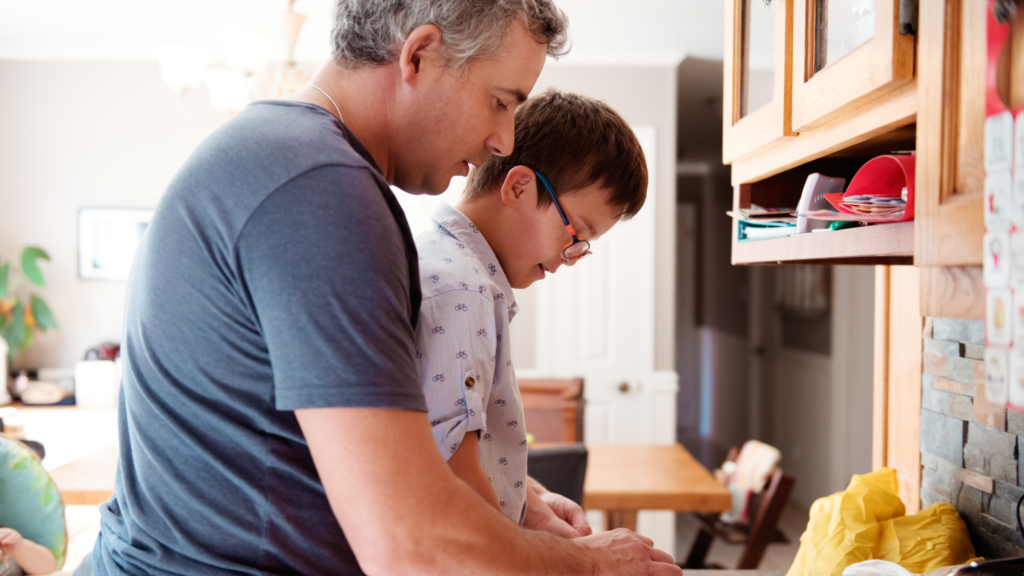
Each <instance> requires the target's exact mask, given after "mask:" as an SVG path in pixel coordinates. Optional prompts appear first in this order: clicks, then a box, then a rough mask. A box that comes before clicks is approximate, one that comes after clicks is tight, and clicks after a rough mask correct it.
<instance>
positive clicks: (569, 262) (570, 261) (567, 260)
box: [562, 256, 579, 266]
mask: <svg viewBox="0 0 1024 576" xmlns="http://www.w3.org/2000/svg"><path fill="white" fill-rule="evenodd" d="M577 260H579V258H566V257H565V256H562V265H563V266H575V265H576V261H577Z"/></svg>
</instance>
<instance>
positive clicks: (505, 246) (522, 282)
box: [488, 180, 621, 289]
mask: <svg viewBox="0 0 1024 576" xmlns="http://www.w3.org/2000/svg"><path fill="white" fill-rule="evenodd" d="M534 186H536V188H534ZM543 186H544V185H543V184H540V183H539V182H537V181H536V180H534V183H533V184H531V185H530V187H529V192H528V193H527V195H526V197H525V198H524V199H525V200H526V201H525V202H520V203H519V204H518V205H517V207H516V208H515V209H513V210H512V214H508V215H506V216H503V224H504V225H503V230H502V231H501V232H500V233H499V235H497V236H499V237H500V240H498V242H496V243H495V244H500V246H494V245H492V248H494V249H495V255H496V256H498V260H499V262H501V267H502V270H503V271H504V272H505V276H506V277H507V278H508V281H509V284H510V285H511V286H512V287H513V288H520V289H522V288H526V287H528V286H530V285H531V284H533V283H534V282H536V281H537V280H543V279H544V277H545V276H546V275H547V274H554V273H555V272H556V271H557V270H558V269H559V268H560V267H562V266H573V265H575V264H576V262H578V260H571V261H568V260H565V259H564V258H563V257H562V249H563V248H564V247H565V245H566V244H568V243H569V242H571V241H572V238H571V237H570V236H569V232H568V231H566V229H565V225H563V224H562V219H561V217H560V216H559V215H558V209H557V208H555V205H554V203H551V204H548V205H547V206H546V207H544V208H540V209H538V208H537V204H536V198H537V197H536V195H535V194H536V193H538V192H539V193H540V194H545V195H546V194H547V191H546V190H545V189H544V187H543ZM531 193H532V194H531ZM531 195H532V198H531V197H530V196H531ZM608 197H609V192H608V190H606V189H603V188H601V187H600V186H598V185H596V184H594V185H591V186H587V187H586V188H583V189H581V190H576V191H574V192H569V193H567V194H563V195H561V196H559V197H558V201H559V202H561V203H562V209H563V210H565V215H566V216H567V217H568V218H569V223H570V224H572V227H573V229H575V230H576V234H577V235H578V236H581V237H583V238H586V239H588V240H597V239H598V238H600V237H601V236H603V235H604V234H605V233H606V232H608V231H609V230H611V228H612V226H614V225H615V224H616V223H617V222H618V221H619V214H621V209H620V208H615V207H612V206H610V205H609V204H608V202H607V199H608ZM488 240H491V238H490V237H489V238H488ZM582 265H583V266H586V262H584V263H583V264H582Z"/></svg>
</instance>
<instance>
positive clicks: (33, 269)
mask: <svg viewBox="0 0 1024 576" xmlns="http://www.w3.org/2000/svg"><path fill="white" fill-rule="evenodd" d="M49 259H50V256H49V254H47V253H46V252H44V251H43V249H42V248H36V247H35V246H26V247H25V249H24V250H22V251H21V271H22V273H23V274H25V278H28V281H29V282H31V283H33V284H35V285H36V286H40V287H42V286H46V280H44V279H43V272H42V270H40V269H39V260H49Z"/></svg>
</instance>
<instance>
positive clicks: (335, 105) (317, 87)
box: [306, 84, 345, 124]
mask: <svg viewBox="0 0 1024 576" xmlns="http://www.w3.org/2000/svg"><path fill="white" fill-rule="evenodd" d="M306 86H309V87H310V88H316V89H317V90H319V91H320V93H321V94H323V95H324V96H327V99H328V100H330V101H331V104H334V109H335V110H336V111H337V112H338V120H341V123H342V124H344V123H345V119H344V118H342V116H341V108H338V103H337V102H335V101H334V98H331V95H330V94H328V93H327V92H324V90H323V88H321V87H319V86H317V85H315V84H306Z"/></svg>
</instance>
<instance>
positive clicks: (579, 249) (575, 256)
mask: <svg viewBox="0 0 1024 576" xmlns="http://www.w3.org/2000/svg"><path fill="white" fill-rule="evenodd" d="M502 168H504V169H506V170H511V169H512V168H515V166H502ZM530 170H533V173H534V174H536V175H537V179H538V180H540V181H541V184H544V189H545V190H547V191H548V194H549V195H551V201H552V202H554V203H555V208H557V209H558V215H559V216H561V217H562V224H565V230H566V231H567V232H568V233H569V236H570V237H571V238H572V242H569V243H568V244H566V245H565V246H564V247H563V248H562V258H565V259H566V260H568V261H570V262H572V261H574V260H582V259H583V258H585V257H587V256H588V255H590V254H593V252H591V251H590V241H589V240H587V239H586V238H584V237H582V236H580V235H579V234H577V233H576V230H573V227H572V224H570V223H569V218H568V217H567V216H566V215H565V210H564V209H562V203H561V202H559V201H558V196H557V195H555V189H554V188H552V187H551V182H548V179H547V176H544V175H543V174H541V173H540V170H537V169H535V168H530Z"/></svg>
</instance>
